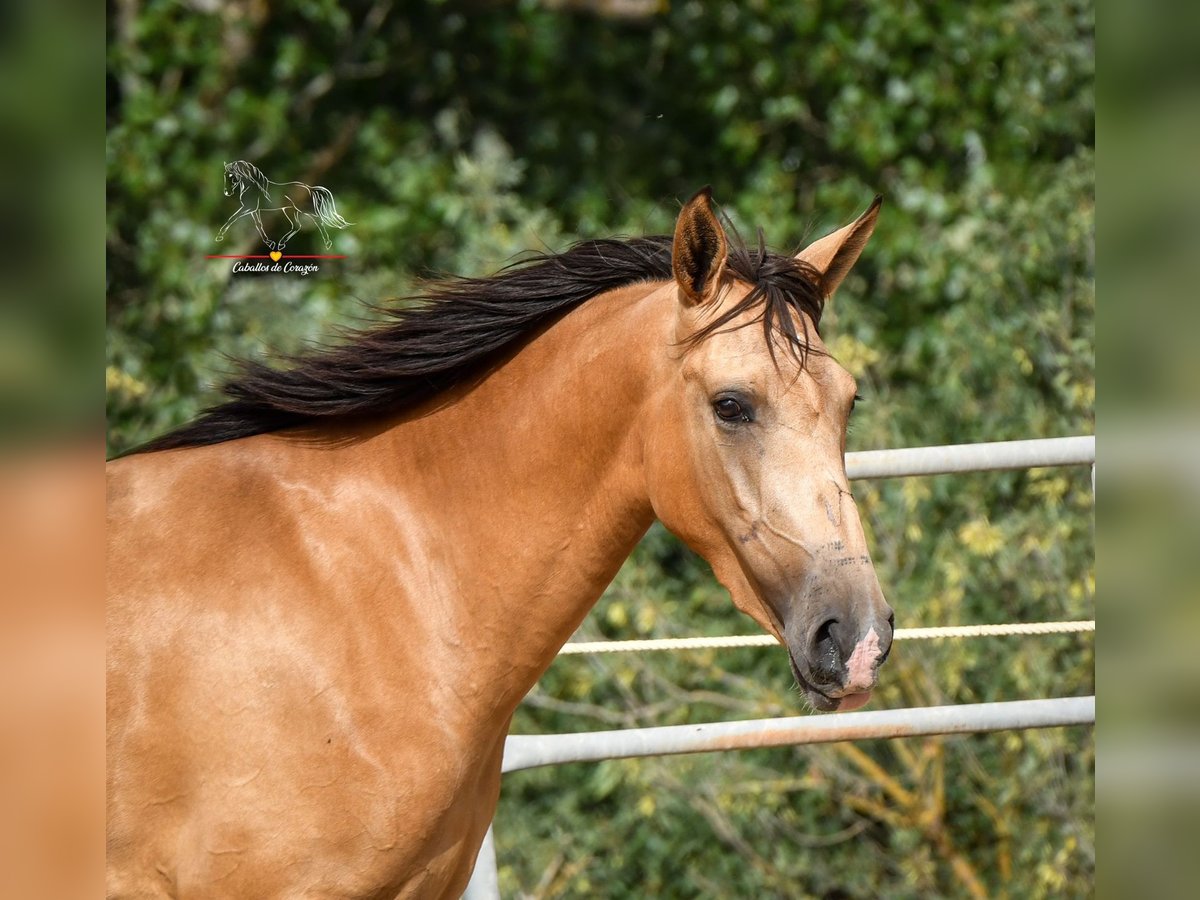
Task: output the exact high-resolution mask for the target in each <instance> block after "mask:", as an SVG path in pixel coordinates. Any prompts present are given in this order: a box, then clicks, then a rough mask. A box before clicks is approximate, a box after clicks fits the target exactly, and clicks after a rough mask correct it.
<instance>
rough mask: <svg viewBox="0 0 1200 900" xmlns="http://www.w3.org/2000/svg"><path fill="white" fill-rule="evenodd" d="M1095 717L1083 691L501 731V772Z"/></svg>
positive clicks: (1071, 721) (1067, 722)
mask: <svg viewBox="0 0 1200 900" xmlns="http://www.w3.org/2000/svg"><path fill="white" fill-rule="evenodd" d="M1095 721H1096V698H1095V697H1094V696H1091V697H1059V698H1055V699H1051V700H1008V701H1003V702H999V703H970V704H960V705H958V706H929V707H923V708H916V709H881V710H871V711H869V712H848V713H833V714H831V715H821V716H789V717H787V718H781V719H751V720H748V721H740V722H710V723H706V724H703V725H666V726H662V727H658V728H637V729H631V730H623V731H590V732H579V733H575V734H543V735H528V734H513V735H509V737H508V742H507V743H506V744H505V745H504V765H503V771H504V772H518V771H520V770H522V769H535V768H537V767H539V766H552V765H560V764H562V763H570V762H596V761H598V760H602V759H630V758H633V757H638V756H673V755H678V754H682V753H706V752H709V751H712V750H746V749H750V748H754V747H783V746H789V745H797V744H828V743H833V742H835V741H857V740H868V739H872V738H897V737H920V736H923V735H930V734H965V733H968V732H986V731H1003V730H1005V729H1010V728H1055V727H1059V726H1063V725H1091V724H1094V723H1095Z"/></svg>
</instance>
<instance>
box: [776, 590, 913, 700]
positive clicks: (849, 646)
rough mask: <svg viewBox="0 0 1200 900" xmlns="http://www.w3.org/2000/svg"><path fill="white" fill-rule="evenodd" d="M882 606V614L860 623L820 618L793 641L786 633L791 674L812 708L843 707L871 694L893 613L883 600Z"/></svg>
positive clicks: (888, 643) (887, 650) (886, 649)
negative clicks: (883, 613) (879, 617)
mask: <svg viewBox="0 0 1200 900" xmlns="http://www.w3.org/2000/svg"><path fill="white" fill-rule="evenodd" d="M884 609H885V610H886V613H885V618H883V619H882V620H879V619H878V618H876V617H875V616H872V617H870V621H869V623H868V624H866V625H865V626H864V625H856V624H855V623H853V622H850V621H848V620H842V619H836V618H825V619H823V620H821V621H818V622H817V623H816V624H815V625H813V626H812V627H810V628H809V629H808V630H807V631H806V632H805V633H804V637H803V640H801V641H799V642H795V641H793V640H792V639H791V637H790V636H788V656H789V658H790V661H791V664H792V674H793V675H795V676H796V681H797V683H798V684H799V685H800V687H801V689H802V690H803V691H804V694H805V696H806V698H807V699H808V701H809V702H810V703H811V704H812V705H813V706H814V707H816V708H817V709H820V710H824V711H831V710H839V711H842V712H846V711H849V710H852V709H858V708H859V707H860V706H863V705H864V704H866V703H867V701H868V700H870V699H871V690H872V689H873V688H874V687H875V683H876V681H877V680H878V677H879V667H880V666H882V665H883V663H884V661H885V660H886V659H887V657H888V654H889V653H890V652H891V649H892V634H893V624H892V623H893V621H894V618H893V616H892V614H891V609H890V608H888V607H887V606H886V604H885V605H884ZM789 631H790V629H789ZM797 644H799V646H797Z"/></svg>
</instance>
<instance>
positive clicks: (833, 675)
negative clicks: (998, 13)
mask: <svg viewBox="0 0 1200 900" xmlns="http://www.w3.org/2000/svg"><path fill="white" fill-rule="evenodd" d="M837 624H838V620H837V619H827V620H825V621H824V622H822V623H821V624H820V625H819V626H818V627H817V630H816V631H814V632H813V637H812V646H811V647H810V648H809V665H810V666H811V668H812V673H813V675H814V676H815V677H817V678H819V679H820V680H822V681H825V682H829V683H833V684H836V683H838V682H840V680H841V673H842V651H841V648H840V647H838V642H837V638H836V637H835V636H834V633H833V628H834V626H835V625H837Z"/></svg>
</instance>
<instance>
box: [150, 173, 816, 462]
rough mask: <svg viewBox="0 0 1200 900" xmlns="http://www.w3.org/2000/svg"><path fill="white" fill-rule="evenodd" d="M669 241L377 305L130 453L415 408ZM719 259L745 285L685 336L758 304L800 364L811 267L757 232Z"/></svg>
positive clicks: (642, 240) (649, 270)
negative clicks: (751, 241) (371, 315)
mask: <svg viewBox="0 0 1200 900" xmlns="http://www.w3.org/2000/svg"><path fill="white" fill-rule="evenodd" d="M234 165H235V166H242V165H247V166H248V165H249V164H248V163H242V162H238V163H235V164H234ZM250 168H251V169H254V167H253V166H250ZM254 171H255V172H258V170H257V169H254ZM258 174H259V175H260V176H261V174H262V173H261V172H258ZM729 230H730V231H732V229H729ZM671 243H672V239H671V237H670V236H667V235H660V236H650V237H637V238H629V239H607V240H590V241H583V242H580V243H578V244H575V245H574V246H572V247H570V248H569V249H568V250H566V251H564V252H563V253H557V254H537V255H534V256H531V257H529V258H528V259H525V260H523V261H520V262H518V263H515V264H513V265H512V266H509V267H507V268H505V269H502V270H501V271H500V272H499V273H498V274H496V275H493V276H491V277H488V278H462V277H459V278H451V279H449V280H446V281H443V282H441V283H438V284H435V285H433V286H432V287H431V288H430V289H429V290H428V291H427V292H425V293H424V294H421V295H418V296H416V297H414V298H411V299H412V301H415V302H414V303H412V304H411V305H405V306H402V307H391V308H388V309H386V310H384V315H385V316H386V318H385V321H384V322H383V323H381V324H379V325H375V326H371V327H368V328H365V329H362V330H359V331H355V332H351V333H350V334H349V335H348V336H347V339H346V340H345V341H344V342H342V343H340V344H338V345H335V346H330V347H319V348H316V349H314V350H311V351H309V352H306V353H301V354H298V355H295V356H290V357H286V358H285V359H283V360H282V362H283V364H284V365H283V367H282V368H273V367H270V366H266V365H263V364H262V363H257V362H246V363H243V364H242V365H241V368H240V371H239V373H238V374H237V375H236V377H234V378H233V379H232V380H231V381H229V382H228V383H227V384H225V385H224V387H223V388H222V391H221V392H222V394H223V395H224V397H225V398H226V399H225V401H224V402H222V403H220V404H219V405H217V406H214V407H211V408H209V409H207V410H205V411H204V412H202V413H201V414H200V415H199V416H198V417H197V418H195V419H194V420H192V421H191V422H189V423H188V424H186V425H183V426H182V427H180V428H178V429H176V430H174V431H171V432H169V433H167V434H165V435H163V436H161V437H158V438H156V439H154V440H152V441H150V442H149V443H147V444H144V445H142V446H141V447H138V448H137V449H136V450H134V451H133V452H135V453H141V452H152V451H157V450H169V449H174V448H179V447H197V446H202V445H206V444H218V443H221V442H223V441H231V440H235V439H237V438H243V437H249V436H251V435H255V434H265V433H269V432H275V431H280V430H282V429H287V428H298V427H311V426H314V425H319V424H321V423H330V422H333V421H335V420H340V419H351V418H363V417H370V416H379V415H385V414H394V413H398V412H403V411H404V410H407V409H411V408H413V407H415V406H417V405H419V404H421V403H423V402H425V401H427V400H429V399H431V398H433V397H434V396H436V395H438V394H439V393H441V392H442V391H445V390H447V389H448V388H450V387H452V386H454V385H456V384H458V383H460V382H463V381H464V380H466V379H468V378H471V377H477V376H478V375H480V374H482V373H483V372H485V371H487V369H488V368H489V367H490V366H492V365H495V364H496V363H497V362H498V361H499V359H500V358H501V357H502V356H503V355H504V354H505V353H508V352H511V351H512V350H514V349H516V348H517V347H518V346H519V344H520V343H521V342H522V341H524V340H527V339H529V338H530V337H531V336H532V335H533V334H534V333H535V332H536V331H538V330H539V329H540V328H541V327H543V326H544V325H547V324H549V323H550V321H552V320H553V319H554V318H556V317H558V316H561V315H562V314H564V313H566V312H568V311H569V310H571V309H573V308H574V307H576V306H578V305H580V304H581V303H584V302H585V301H587V300H590V299H591V298H593V297H595V296H596V295H598V294H602V293H604V292H606V291H611V290H613V289H615V288H619V287H623V286H626V285H630V284H636V283H639V282H655V281H667V280H670V279H671V277H672V272H671ZM727 266H728V271H729V272H730V274H732V275H733V276H734V277H735V278H737V279H738V280H740V281H742V282H745V283H746V284H749V285H750V286H751V288H752V290H751V291H750V292H749V293H747V294H746V296H745V297H744V298H743V299H742V300H741V301H739V302H738V303H737V304H736V305H735V306H733V307H731V308H730V309H728V310H727V311H726V312H724V313H723V314H722V315H721V316H719V317H717V318H716V319H714V320H713V321H712V322H710V323H708V324H707V325H706V326H705V327H704V328H703V329H701V330H700V331H698V332H697V333H695V334H694V335H692V336H691V338H690V341H691V342H692V343H696V342H699V341H702V340H704V339H705V338H706V337H708V336H710V335H712V334H714V333H715V332H717V331H719V330H721V329H723V328H726V327H728V326H729V325H730V323H731V322H733V321H734V320H735V319H737V318H738V317H739V316H741V315H742V314H743V313H745V312H747V311H749V310H751V309H754V308H756V307H757V308H760V311H759V314H758V316H757V317H756V318H755V319H754V321H755V322H759V323H761V325H762V328H763V335H764V339H765V340H766V341H767V344H768V346H769V347H770V348H771V352H772V353H774V352H775V351H774V348H775V345H776V339H775V338H776V337H777V338H780V339H782V342H783V344H784V346H786V347H787V348H788V350H789V351H790V352H791V353H792V354H793V355H795V356H796V357H797V358H798V359H800V361H801V362H803V359H804V355H805V354H806V353H808V352H809V344H808V321H811V322H812V323H813V325H814V327H816V326H818V325H819V324H820V319H821V311H822V307H823V305H824V295H823V293H822V290H821V287H820V276H819V273H818V272H817V271H816V270H815V269H813V268H812V267H811V266H809V265H808V264H806V263H803V262H801V261H798V260H797V259H795V258H794V257H792V256H785V255H781V254H776V253H771V252H769V251H768V250H767V249H766V247H765V245H764V244H763V241H762V234H761V232H760V233H759V241H758V245H757V246H756V247H754V248H753V249H750V248H748V247H747V246H746V245H745V244H744V243H743V242H741V241H740V240H738V239H737V237H736V234H732V235H731V241H730V247H729V258H728V262H727ZM797 313H801V314H804V315H796V314H797ZM805 316H807V319H806V318H805ZM773 336H774V337H773Z"/></svg>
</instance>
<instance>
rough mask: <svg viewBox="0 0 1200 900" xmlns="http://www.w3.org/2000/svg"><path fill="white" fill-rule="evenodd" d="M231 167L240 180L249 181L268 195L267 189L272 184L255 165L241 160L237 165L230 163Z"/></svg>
mask: <svg viewBox="0 0 1200 900" xmlns="http://www.w3.org/2000/svg"><path fill="white" fill-rule="evenodd" d="M230 167H231V168H232V169H233V172H234V173H235V174H236V175H237V176H238V177H239V178H241V179H243V180H248V181H249V182H250V183H251V184H253V185H254V186H255V187H256V188H258V189H259V190H260V191H262V192H263V193H264V194H265V193H267V187H268V185H269V184H270V182H269V181H268V180H267V176H266V175H264V174H263V172H262V169H260V168H259V167H258V166H256V165H254V163H251V162H246V160H244V159H239V160H238V161H237V162H235V163H230Z"/></svg>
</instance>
